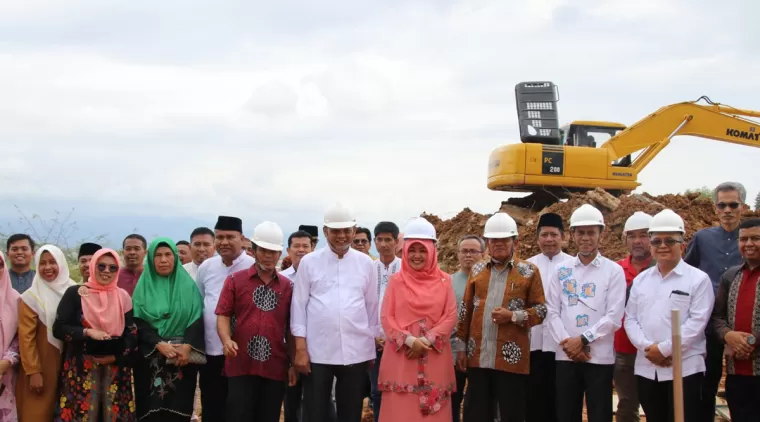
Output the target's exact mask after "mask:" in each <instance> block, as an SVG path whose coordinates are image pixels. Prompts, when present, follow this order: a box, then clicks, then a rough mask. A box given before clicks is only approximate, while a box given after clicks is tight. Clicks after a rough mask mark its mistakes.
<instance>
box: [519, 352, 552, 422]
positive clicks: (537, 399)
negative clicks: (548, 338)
mask: <svg viewBox="0 0 760 422" xmlns="http://www.w3.org/2000/svg"><path fill="white" fill-rule="evenodd" d="M556 368H557V365H556V361H555V353H554V352H542V351H540V350H536V351H533V352H530V376H529V377H528V407H527V410H526V415H525V416H526V417H525V421H526V422H555V421H556V420H557V406H556V395H557V387H556V386H555V382H556V376H557V375H556V373H557V371H556Z"/></svg>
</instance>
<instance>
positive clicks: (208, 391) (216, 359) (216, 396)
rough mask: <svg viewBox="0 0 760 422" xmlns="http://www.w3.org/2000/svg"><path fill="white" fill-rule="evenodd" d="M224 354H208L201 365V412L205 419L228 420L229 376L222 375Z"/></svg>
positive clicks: (225, 421) (221, 421)
mask: <svg viewBox="0 0 760 422" xmlns="http://www.w3.org/2000/svg"><path fill="white" fill-rule="evenodd" d="M223 369H224V355H222V356H206V364H205V365H201V367H200V371H198V372H199V374H200V379H199V381H198V382H199V384H200V387H201V412H202V415H203V416H202V417H203V419H204V420H212V421H214V422H227V412H226V411H227V409H226V403H227V377H225V376H224V375H222V370H223Z"/></svg>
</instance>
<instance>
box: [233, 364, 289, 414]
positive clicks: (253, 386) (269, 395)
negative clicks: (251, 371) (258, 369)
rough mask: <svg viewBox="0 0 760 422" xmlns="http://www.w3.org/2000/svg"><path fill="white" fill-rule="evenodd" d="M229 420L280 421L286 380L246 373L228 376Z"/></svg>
mask: <svg viewBox="0 0 760 422" xmlns="http://www.w3.org/2000/svg"><path fill="white" fill-rule="evenodd" d="M228 383H229V394H228V395H227V420H228V421H229V422H278V421H279V420H280V409H282V399H283V398H284V397H285V388H286V387H287V383H286V382H285V381H276V380H272V379H268V378H264V377H259V376H252V375H246V376H241V377H230V378H228Z"/></svg>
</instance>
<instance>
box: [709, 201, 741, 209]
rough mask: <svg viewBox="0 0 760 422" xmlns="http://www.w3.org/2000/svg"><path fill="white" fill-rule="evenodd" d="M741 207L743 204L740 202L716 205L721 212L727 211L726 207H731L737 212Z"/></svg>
mask: <svg viewBox="0 0 760 422" xmlns="http://www.w3.org/2000/svg"><path fill="white" fill-rule="evenodd" d="M739 205H741V204H740V203H738V202H729V203H725V202H718V203H717V204H715V206H717V207H718V209H719V210H724V209H726V207H729V208H731V209H732V210H735V209H737V208H739Z"/></svg>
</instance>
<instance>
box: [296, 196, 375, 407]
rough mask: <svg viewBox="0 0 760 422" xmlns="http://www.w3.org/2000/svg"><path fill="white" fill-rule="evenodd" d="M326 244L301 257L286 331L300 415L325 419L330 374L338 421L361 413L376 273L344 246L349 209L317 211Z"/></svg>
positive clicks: (352, 223) (350, 233)
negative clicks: (300, 389)
mask: <svg viewBox="0 0 760 422" xmlns="http://www.w3.org/2000/svg"><path fill="white" fill-rule="evenodd" d="M322 230H323V233H324V235H325V237H326V239H327V245H328V246H327V247H325V248H322V249H320V250H317V251H316V252H312V253H310V254H308V255H306V256H304V257H303V259H301V263H300V265H299V268H298V272H297V273H296V280H295V282H294V292H293V303H292V309H291V330H292V332H293V336H294V337H295V340H296V360H295V367H296V369H297V370H298V371H299V372H300V373H301V374H303V375H302V376H303V385H304V397H303V406H304V415H308V419H309V422H325V421H327V420H328V408H329V406H330V401H331V400H330V393H331V387H332V383H333V379H334V378H335V379H337V383H336V386H335V399H336V405H337V413H338V421H339V422H357V421H360V420H361V417H362V405H363V403H362V402H363V395H364V391H363V389H362V388H358V386H361V385H363V384H364V382H365V378H366V376H367V375H366V374H367V370H368V367H369V364H370V363H373V361H374V360H375V356H376V349H375V339H376V338H377V337H379V336H380V321H379V318H378V315H379V314H378V297H377V296H378V293H377V275H376V273H375V267H374V265H373V264H372V259H371V258H370V257H368V256H367V255H365V254H363V253H361V252H358V251H356V250H354V249H352V248H351V241H352V240H353V237H354V234H355V233H356V219H355V217H354V215H353V212H352V211H351V210H350V209H349V208H347V207H345V206H343V205H341V204H335V205H333V206H331V207H330V208H329V209H328V210H327V211H326V212H325V216H324V227H323V229H322Z"/></svg>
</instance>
